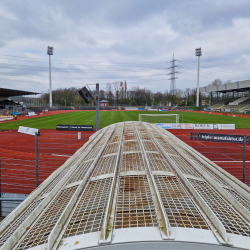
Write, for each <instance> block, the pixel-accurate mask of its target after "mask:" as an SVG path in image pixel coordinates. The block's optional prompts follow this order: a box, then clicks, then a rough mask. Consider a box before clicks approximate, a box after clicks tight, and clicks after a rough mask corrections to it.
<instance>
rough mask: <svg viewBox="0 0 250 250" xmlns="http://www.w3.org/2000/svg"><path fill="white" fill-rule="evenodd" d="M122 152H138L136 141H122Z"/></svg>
mask: <svg viewBox="0 0 250 250" xmlns="http://www.w3.org/2000/svg"><path fill="white" fill-rule="evenodd" d="M123 151H140V146H139V143H138V142H137V141H124V143H123Z"/></svg>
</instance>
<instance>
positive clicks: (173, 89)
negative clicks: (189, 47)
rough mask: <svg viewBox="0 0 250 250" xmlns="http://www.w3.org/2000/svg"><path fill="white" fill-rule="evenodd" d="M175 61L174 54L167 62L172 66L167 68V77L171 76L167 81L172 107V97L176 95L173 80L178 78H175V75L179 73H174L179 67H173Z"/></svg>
mask: <svg viewBox="0 0 250 250" xmlns="http://www.w3.org/2000/svg"><path fill="white" fill-rule="evenodd" d="M176 61H177V60H175V59H174V54H173V59H172V60H171V61H170V62H169V63H171V64H172V66H171V67H169V68H168V69H170V71H171V72H170V73H169V74H168V75H171V77H170V78H169V79H168V80H171V82H170V94H171V96H172V103H171V104H172V105H173V102H174V97H175V95H176V83H175V79H178V77H175V74H178V73H180V72H179V71H175V68H177V67H179V66H178V65H175V62H176Z"/></svg>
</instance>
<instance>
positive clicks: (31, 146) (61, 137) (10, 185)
mask: <svg viewBox="0 0 250 250" xmlns="http://www.w3.org/2000/svg"><path fill="white" fill-rule="evenodd" d="M40 132H41V136H38V162H39V184H41V183H42V182H43V181H44V180H45V179H46V178H47V177H48V176H49V175H50V174H51V173H52V172H53V171H54V170H56V169H57V168H58V167H59V166H61V165H62V164H63V163H64V162H65V161H66V160H67V159H68V158H69V157H70V156H71V155H73V154H74V153H75V152H76V151H77V150H78V149H79V148H80V147H82V146H83V145H84V143H86V142H87V141H88V139H89V136H90V135H92V134H93V133H94V132H81V135H82V136H81V139H78V132H77V131H57V130H40ZM0 159H1V192H6V193H21V194H29V193H30V192H31V191H32V190H34V189H35V187H36V156H35V136H32V135H26V134H22V133H18V132H17V131H14V130H12V131H5V132H0Z"/></svg>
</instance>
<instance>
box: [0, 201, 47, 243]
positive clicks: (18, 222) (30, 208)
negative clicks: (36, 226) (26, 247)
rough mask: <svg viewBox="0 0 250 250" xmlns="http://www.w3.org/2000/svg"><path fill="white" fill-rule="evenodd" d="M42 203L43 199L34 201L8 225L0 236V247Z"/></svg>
mask: <svg viewBox="0 0 250 250" xmlns="http://www.w3.org/2000/svg"><path fill="white" fill-rule="evenodd" d="M42 201H43V199H41V200H38V201H34V202H33V203H31V204H30V205H29V206H28V207H27V208H26V209H25V210H24V212H22V214H21V215H20V216H18V217H17V219H16V220H15V221H14V222H12V223H11V224H10V226H9V227H8V228H7V229H6V230H5V231H4V232H3V233H2V234H1V235H0V246H2V245H3V244H4V243H5V242H6V241H7V240H8V239H9V237H11V235H12V234H13V233H14V232H15V231H16V229H17V228H18V227H19V226H20V225H21V224H22V223H23V222H24V221H25V220H26V219H27V218H28V217H29V215H30V214H31V213H32V212H33V211H34V210H35V208H36V207H37V206H38V205H39V204H40V203H41V202H42Z"/></svg>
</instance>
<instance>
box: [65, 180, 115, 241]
mask: <svg viewBox="0 0 250 250" xmlns="http://www.w3.org/2000/svg"><path fill="white" fill-rule="evenodd" d="M111 184H112V178H106V179H101V180H97V181H91V182H89V184H88V186H87V188H86V189H85V191H84V193H83V196H82V198H81V200H80V202H79V203H78V205H77V207H76V210H75V211H74V214H73V216H72V218H71V220H70V222H69V224H68V226H67V229H66V231H65V233H64V235H63V238H67V237H71V236H74V235H79V234H85V233H91V232H97V231H101V227H102V223H103V218H104V214H105V210H106V206H107V201H108V197H109V192H110V187H111Z"/></svg>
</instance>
